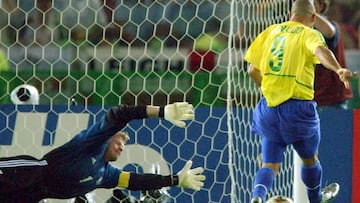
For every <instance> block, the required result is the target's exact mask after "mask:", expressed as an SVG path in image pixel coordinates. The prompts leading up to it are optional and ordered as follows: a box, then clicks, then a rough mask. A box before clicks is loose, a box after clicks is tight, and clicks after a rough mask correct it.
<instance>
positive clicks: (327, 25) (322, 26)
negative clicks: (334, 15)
mask: <svg viewBox="0 0 360 203" xmlns="http://www.w3.org/2000/svg"><path fill="white" fill-rule="evenodd" d="M315 15H316V18H315V23H314V27H315V28H316V29H317V30H318V31H319V32H321V34H322V35H323V36H324V37H325V38H327V39H331V38H333V37H334V36H335V34H336V27H335V25H334V24H332V23H331V22H330V21H329V20H328V19H326V18H325V17H324V16H322V15H320V14H318V13H317V14H315Z"/></svg>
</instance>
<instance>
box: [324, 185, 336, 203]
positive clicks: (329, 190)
mask: <svg viewBox="0 0 360 203" xmlns="http://www.w3.org/2000/svg"><path fill="white" fill-rule="evenodd" d="M339 190H340V185H339V184H337V183H331V184H330V185H328V186H326V187H324V188H323V189H322V190H321V194H322V199H321V202H320V203H328V202H331V201H332V200H334V199H335V197H336V196H337V194H338V193H339Z"/></svg>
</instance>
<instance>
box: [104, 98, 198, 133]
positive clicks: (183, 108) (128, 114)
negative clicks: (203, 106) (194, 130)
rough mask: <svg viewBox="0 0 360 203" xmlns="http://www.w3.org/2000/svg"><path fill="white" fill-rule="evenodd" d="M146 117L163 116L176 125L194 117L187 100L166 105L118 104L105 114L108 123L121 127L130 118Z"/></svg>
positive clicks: (182, 124) (183, 124) (181, 125)
mask: <svg viewBox="0 0 360 203" xmlns="http://www.w3.org/2000/svg"><path fill="white" fill-rule="evenodd" d="M148 117H159V118H165V119H166V120H168V121H170V122H171V123H173V124H174V125H176V126H179V127H185V125H186V124H185V122H184V121H185V120H193V119H194V109H193V106H192V104H189V103H187V102H175V103H173V104H168V105H166V106H151V105H147V106H128V105H119V106H116V107H113V108H111V109H110V110H109V111H108V112H107V114H106V118H107V120H108V121H109V122H110V123H116V124H118V126H119V127H121V128H122V127H124V126H125V125H126V124H127V123H128V122H130V121H131V120H134V119H143V118H148Z"/></svg>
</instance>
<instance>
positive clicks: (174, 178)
mask: <svg viewBox="0 0 360 203" xmlns="http://www.w3.org/2000/svg"><path fill="white" fill-rule="evenodd" d="M171 185H179V176H178V175H172V176H171Z"/></svg>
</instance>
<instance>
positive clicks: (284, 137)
mask: <svg viewBox="0 0 360 203" xmlns="http://www.w3.org/2000/svg"><path fill="white" fill-rule="evenodd" d="M314 21H315V8H314V5H313V1H312V0H296V1H295V2H294V4H293V6H292V9H291V15H290V20H289V21H287V22H284V23H281V24H274V25H271V26H269V27H268V28H266V29H265V30H264V31H263V32H262V33H260V34H259V36H257V37H256V39H255V40H254V41H253V43H252V44H251V45H250V47H249V49H248V51H247V53H246V55H245V60H246V61H247V62H248V63H250V66H249V69H248V73H249V75H250V77H251V78H252V79H253V80H254V81H255V83H256V84H257V85H259V86H260V87H261V91H262V93H263V96H264V97H263V98H262V99H260V101H259V103H258V104H257V106H256V109H255V111H254V113H253V123H252V131H253V132H254V133H255V134H258V135H260V136H261V146H262V149H261V152H262V156H263V157H262V158H263V163H262V167H261V168H260V169H259V170H258V171H257V173H256V176H255V180H254V188H253V192H252V200H251V203H261V202H265V198H266V195H267V192H268V191H269V190H270V189H271V187H272V184H273V181H274V178H275V175H276V174H277V173H278V171H279V169H280V165H281V162H282V161H283V154H284V151H285V149H286V146H287V145H293V147H294V149H295V150H296V152H297V153H298V154H299V156H300V157H301V159H302V162H303V166H302V168H301V177H302V180H303V182H304V183H305V185H306V188H307V194H308V198H309V201H310V203H320V202H322V203H323V202H329V201H331V200H332V199H333V198H334V197H335V196H336V195H337V193H338V191H339V185H338V184H337V183H334V184H330V185H329V186H328V187H326V188H324V189H323V191H322V190H321V187H322V183H321V182H322V167H321V164H320V162H319V160H318V157H317V151H318V147H319V143H320V121H319V116H318V113H317V110H316V105H317V104H316V102H315V101H313V98H314V71H315V64H318V63H321V64H323V65H324V66H325V67H326V68H328V69H330V70H332V71H335V72H336V73H337V74H338V76H339V78H340V80H341V81H342V82H344V85H345V87H347V88H349V80H350V79H351V78H352V77H353V76H354V75H355V74H356V73H352V72H351V71H349V70H348V69H345V68H343V67H341V66H340V64H339V63H338V61H337V60H336V58H335V57H334V55H333V53H332V52H331V51H330V50H329V49H328V48H327V47H326V44H325V41H324V39H323V37H322V35H321V34H320V33H319V32H318V31H316V30H314V29H313V28H312V27H313V25H314Z"/></svg>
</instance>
